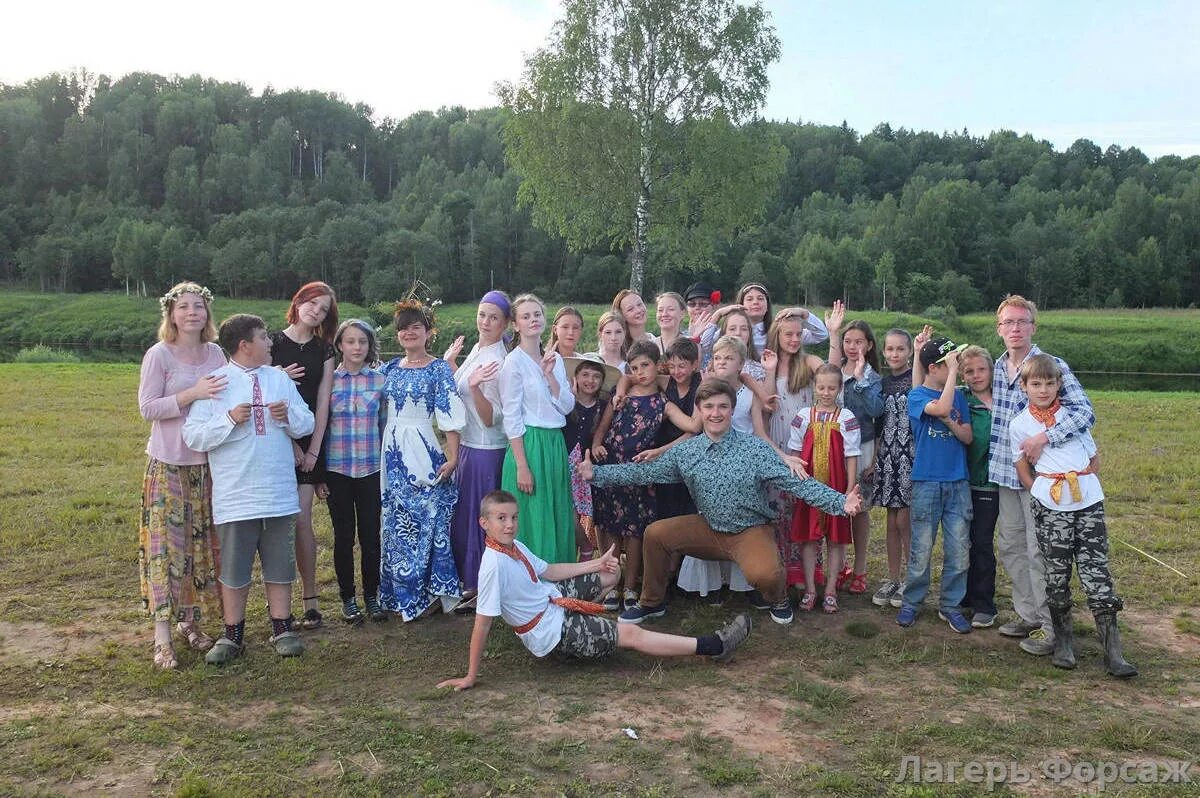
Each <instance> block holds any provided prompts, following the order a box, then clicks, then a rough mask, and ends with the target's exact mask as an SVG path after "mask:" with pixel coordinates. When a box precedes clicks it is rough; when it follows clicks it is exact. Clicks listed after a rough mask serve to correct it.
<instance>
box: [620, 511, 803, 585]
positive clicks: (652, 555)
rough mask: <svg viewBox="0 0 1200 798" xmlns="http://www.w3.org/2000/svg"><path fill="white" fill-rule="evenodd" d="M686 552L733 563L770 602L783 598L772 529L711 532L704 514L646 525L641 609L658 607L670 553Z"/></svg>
mask: <svg viewBox="0 0 1200 798" xmlns="http://www.w3.org/2000/svg"><path fill="white" fill-rule="evenodd" d="M675 553H679V554H690V555H691V556H693V557H699V558H700V559H702V560H733V561H734V562H735V563H737V564H738V567H739V568H741V569H742V573H743V574H745V575H746V581H747V582H749V583H750V584H752V585H754V587H755V589H757V590H758V591H759V592H760V593H762V594H763V597H764V598H766V600H767V601H769V602H771V603H772V604H774V603H776V602H778V601H782V600H783V597H784V596H785V595H787V582H786V575H787V572H786V571H785V570H784V567H783V564H782V563H781V562H780V561H779V549H778V547H776V545H775V529H774V527H772V526H769V525H767V524H763V525H760V526H751V527H747V528H746V529H745V530H743V531H742V532H738V533H736V534H732V535H729V534H724V533H721V532H715V531H713V528H712V527H711V526H709V525H708V521H705V520H704V516H702V515H681V516H677V517H675V518H664V519H662V520H661V521H655V522H654V523H653V524H651V525H650V526H648V527H646V535H645V537H644V539H643V540H642V567H643V569H644V571H643V574H642V596H641V599H640V602H641V604H642V606H643V607H657V606H658V605H659V604H662V603H663V600H664V599H665V598H666V594H667V579H668V578H669V577H670V570H671V555H672V554H675Z"/></svg>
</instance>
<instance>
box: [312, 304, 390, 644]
mask: <svg viewBox="0 0 1200 798" xmlns="http://www.w3.org/2000/svg"><path fill="white" fill-rule="evenodd" d="M333 346H334V348H335V349H337V351H338V352H340V353H341V355H342V362H341V364H340V365H338V367H337V368H336V369H334V370H333V389H332V392H331V394H330V401H329V445H328V446H327V455H326V460H325V484H326V486H327V487H328V489H329V495H328V497H327V500H326V501H327V504H328V505H329V520H330V521H331V523H332V525H333V570H334V573H335V574H337V581H338V593H339V594H340V596H341V599H342V620H344V621H346V623H362V620H363V613H362V610H361V609H359V606H358V599H357V597H356V595H355V589H354V541H355V539H356V538H357V540H358V545H359V550H360V557H359V562H360V564H361V568H362V588H363V600H364V602H365V604H366V609H367V615H369V616H371V620H373V621H386V620H387V613H385V612H384V611H383V608H382V607H381V606H380V604H379V522H380V513H381V510H382V507H381V504H380V495H379V492H380V485H379V471H380V450H381V448H382V445H383V436H382V434H381V432H382V430H381V423H380V422H381V421H382V420H383V410H384V402H383V385H384V380H385V379H386V378H385V377H384V374H383V372H382V371H380V370H379V368H378V366H379V342H378V341H377V340H376V338H375V328H374V327H372V326H371V325H370V324H368V323H367V322H365V321H362V320H361V319H349V320H348V321H344V322H342V323H341V324H340V325H338V328H337V332H336V333H335V334H334V336H333Z"/></svg>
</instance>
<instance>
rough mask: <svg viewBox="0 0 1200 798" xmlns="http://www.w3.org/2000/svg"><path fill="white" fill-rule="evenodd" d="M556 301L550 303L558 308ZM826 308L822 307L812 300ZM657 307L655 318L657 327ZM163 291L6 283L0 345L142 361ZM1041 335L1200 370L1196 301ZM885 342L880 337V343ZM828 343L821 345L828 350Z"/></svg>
mask: <svg viewBox="0 0 1200 798" xmlns="http://www.w3.org/2000/svg"><path fill="white" fill-rule="evenodd" d="M576 307H577V308H578V309H579V310H580V312H581V313H582V314H583V316H584V330H583V340H582V341H581V346H582V347H583V348H584V350H585V351H587V350H594V349H595V346H596V321H597V319H599V317H600V314H601V313H603V312H604V311H605V310H608V306H607V305H577V306H576ZM287 308H288V303H287V302H286V301H284V300H271V299H227V298H224V297H218V298H217V300H216V301H215V303H214V314H215V316H216V317H217V319H218V320H219V319H222V318H225V317H226V316H229V315H231V314H233V313H256V314H258V315H260V316H262V317H263V318H264V319H265V320H266V321H267V324H268V326H270V327H271V328H272V329H278V328H279V327H282V326H284V324H285V322H284V316H285V315H286V313H287ZM557 308H558V304H557V303H553V302H552V303H550V304H549V305H548V307H547V313H549V314H550V315H553V313H554V311H555V310H556V309H557ZM475 309H476V305H474V304H461V303H460V304H452V305H443V306H441V307H439V308H437V314H436V315H437V325H438V335H437V338H436V339H435V340H434V343H433V348H434V350H435V351H437V352H441V351H443V350H444V349H445V348H446V347H447V346H448V345H449V344H450V342H451V341H453V340H454V337H455V336H458V335H463V336H465V337H466V339H467V346H468V349H469V347H470V345H471V344H473V343H474V341H475V338H476V333H475ZM339 310H340V313H341V317H342V318H343V319H348V318H351V317H355V316H357V317H360V318H370V319H372V320H374V321H375V322H376V324H380V325H384V326H385V328H386V326H387V325H388V324H389V320H390V317H391V316H390V308H389V307H388V306H387V305H374V306H370V307H363V306H358V305H353V304H350V303H340V305H339ZM814 310H815V311H816V312H823V309H821V308H814ZM653 318H654V313H653V310H651V313H650V326H651V329H653V328H654V320H653ZM849 318H862V319H866V320H867V321H868V322H870V324H871V326H872V327H873V328H874V330H875V333H876V335H878V336H882V334H883V333H884V331H886V330H887V329H889V328H891V327H901V328H904V329H907V330H910V331H912V332H914V333H915V332H917V331H919V330H920V329H921V326H922V325H924V324H932V325H934V327H935V328H937V329H938V330H939V331H941V332H944V333H946V334H948V335H951V336H952V337H956V338H958V339H961V340H963V341H969V342H971V343H977V344H980V345H982V346H985V347H987V348H988V349H989V350H991V351H993V352H998V351H1000V350H1001V347H1000V341H999V339H998V338H997V337H996V334H995V317H994V316H993V315H992V314H990V313H976V314H970V315H967V316H962V317H959V318H957V319H951V320H948V321H946V320H937V319H929V318H926V317H923V316H914V315H910V314H905V313H893V312H883V311H877V310H876V311H859V310H852V311H851V313H850V314H849ZM157 329H158V300H157V298H154V297H150V298H146V297H129V296H125V295H124V294H36V293H22V292H13V291H0V347H5V348H8V349H10V350H12V351H13V352H16V351H17V350H18V349H20V348H21V347H23V346H30V345H33V344H37V343H43V344H46V345H49V346H51V347H55V348H59V349H66V350H70V351H79V352H80V353H81V354H83V355H84V359H94V360H108V361H125V362H130V361H136V360H140V359H141V356H142V353H143V352H145V350H146V348H147V347H148V346H150V344H152V343H154V341H155V334H156V331H157ZM384 338H385V339H386V340H385V341H384V348H385V350H387V349H388V348H389V347H390V348H391V349H395V348H396V345H395V343H394V340H395V339H394V337H393V336H392V334H391V332H390V331H388V332H386V333H385V334H384ZM1037 341H1038V344H1039V345H1040V346H1041V347H1042V348H1043V349H1045V350H1046V351H1048V352H1053V353H1054V354H1056V355H1058V356H1060V357H1062V358H1065V359H1066V361H1067V362H1068V363H1070V364H1071V366H1072V368H1074V369H1076V370H1080V371H1116V372H1121V371H1150V372H1186V373H1191V374H1197V373H1200V311H1197V310H1161V309H1154V310H1132V309H1127V310H1056V311H1049V312H1046V313H1042V314H1041V315H1040V324H1039V326H1038V333H1037ZM880 345H881V346H882V342H880ZM825 351H826V349H825V347H824V346H820V347H817V348H815V349H814V352H816V353H818V354H823V353H824V352H825Z"/></svg>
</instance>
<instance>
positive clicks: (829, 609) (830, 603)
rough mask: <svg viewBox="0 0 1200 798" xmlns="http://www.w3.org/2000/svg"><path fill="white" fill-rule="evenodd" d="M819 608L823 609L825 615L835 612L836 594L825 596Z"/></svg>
mask: <svg viewBox="0 0 1200 798" xmlns="http://www.w3.org/2000/svg"><path fill="white" fill-rule="evenodd" d="M821 609H823V610H824V611H825V613H826V614H827V615H832V614H833V613H835V612H837V611H838V605H837V596H826V597H825V603H823V604H822V605H821Z"/></svg>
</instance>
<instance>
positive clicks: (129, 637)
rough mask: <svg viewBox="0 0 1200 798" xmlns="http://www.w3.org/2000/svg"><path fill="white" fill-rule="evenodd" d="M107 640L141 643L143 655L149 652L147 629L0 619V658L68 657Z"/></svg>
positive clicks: (95, 648) (50, 659)
mask: <svg viewBox="0 0 1200 798" xmlns="http://www.w3.org/2000/svg"><path fill="white" fill-rule="evenodd" d="M109 641H112V642H115V643H117V644H119V645H122V646H136V645H138V644H144V645H145V646H146V656H147V658H148V657H149V656H150V646H149V631H148V630H146V631H144V632H130V631H119V630H113V629H102V628H98V627H97V626H96V625H95V624H84V623H73V624H71V625H69V626H50V625H49V624H45V623H37V622H26V623H11V622H9V621H0V659H7V658H10V657H11V658H14V659H20V660H26V661H33V662H47V661H48V662H58V661H62V660H71V659H76V658H78V657H80V656H83V655H86V654H93V653H95V652H97V651H99V650H100V649H102V648H103V647H104V644H105V643H107V642H109Z"/></svg>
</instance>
